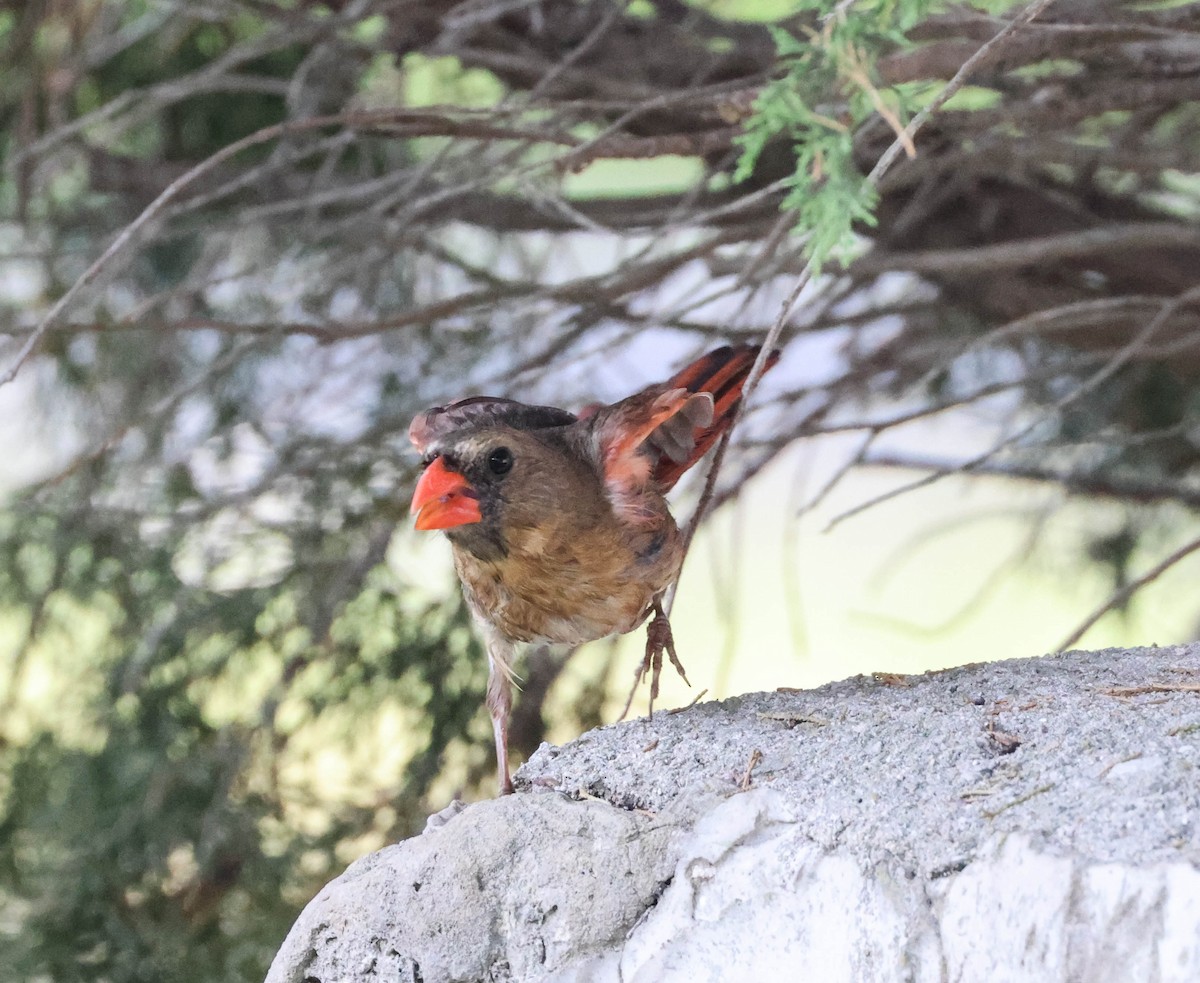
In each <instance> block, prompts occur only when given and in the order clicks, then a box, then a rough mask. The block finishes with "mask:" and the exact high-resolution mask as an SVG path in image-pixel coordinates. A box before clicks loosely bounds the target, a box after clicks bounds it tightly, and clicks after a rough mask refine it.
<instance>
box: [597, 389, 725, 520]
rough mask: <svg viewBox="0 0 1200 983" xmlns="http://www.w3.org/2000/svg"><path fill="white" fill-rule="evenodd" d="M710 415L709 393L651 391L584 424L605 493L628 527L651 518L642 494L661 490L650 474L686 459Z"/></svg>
mask: <svg viewBox="0 0 1200 983" xmlns="http://www.w3.org/2000/svg"><path fill="white" fill-rule="evenodd" d="M712 413H713V398H712V395H711V394H710V393H690V392H688V391H687V390H686V389H680V388H672V387H667V386H651V387H650V388H649V389H643V390H642V391H641V392H640V393H636V394H635V395H633V396H630V397H628V398H627V399H623V400H621V401H620V402H619V403H614V404H613V405H612V406H605V407H603V408H602V409H600V410H597V411H596V412H595V414H593V415H592V416H590V417H588V418H587V424H588V426H589V428H590V430H591V433H592V435H593V440H594V445H595V447H596V450H597V452H598V454H597V456H598V458H599V460H598V464H599V466H600V474H601V477H602V479H603V481H604V486H605V489H606V490H607V492H608V496H609V499H610V500H611V501H612V503H613V507H614V508H616V510H617V511H618V512H619V513H621V514H622V515H623V516H624V517H625V518H627V519H629V520H630V521H632V522H637V521H639V519H642V518H646V519H649V518H651V516H650V515H649V514H647V513H645V512H644V509H643V502H644V498H645V492H647V491H648V490H653V491H656V492H657V491H662V490H663V489H661V488H659V487H658V483H657V482H656V480H655V471H656V470H657V468H658V467H659V465H660V463H661V462H663V461H672V460H674V459H675V458H678V459H679V460H681V461H683V460H687V459H688V458H689V457H691V456H692V453H693V451H694V450H695V441H694V435H695V434H696V433H697V432H698V431H703V430H704V429H705V428H706V427H708V426H709V424H711V423H712V418H713V417H712ZM660 501H661V500H660Z"/></svg>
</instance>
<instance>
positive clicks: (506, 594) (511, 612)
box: [408, 344, 779, 795]
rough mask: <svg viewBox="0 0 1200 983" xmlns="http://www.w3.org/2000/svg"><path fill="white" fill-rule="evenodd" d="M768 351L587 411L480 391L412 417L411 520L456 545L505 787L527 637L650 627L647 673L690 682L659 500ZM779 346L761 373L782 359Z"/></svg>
mask: <svg viewBox="0 0 1200 983" xmlns="http://www.w3.org/2000/svg"><path fill="white" fill-rule="evenodd" d="M759 351H760V348H759V346H756V345H751V344H743V345H738V346H728V345H727V346H723V347H720V348H717V349H714V350H713V351H710V352H708V353H707V354H705V355H703V356H701V357H700V358H698V359H697V360H695V361H693V362H691V363H690V364H688V365H687V366H685V367H684V368H683V369H681V370H680V371H678V372H677V373H676V374H675V375H673V376H672V377H671V378H669V379H668V380H666V381H665V382H661V383H657V384H654V385H650V386H647V387H646V388H644V389H642V390H641V391H639V392H636V393H634V394H633V395H631V396H628V397H626V398H625V399H622V400H620V401H618V402H616V403H613V404H611V405H600V404H591V405H589V406H587V407H585V408H584V409H583V410H581V411H580V412H578V413H572V412H570V411H569V410H564V409H559V408H557V407H553V406H533V405H528V404H525V403H521V402H518V401H516V400H513V399H507V398H503V397H493V396H471V397H468V398H466V399H460V400H458V401H457V402H453V403H449V404H447V405H445V406H434V407H431V408H430V409H427V410H424V411H423V412H421V413H419V414H417V416H416V417H415V418H414V419H413V421H412V424H411V425H410V426H409V431H408V436H409V439H410V441H411V442H412V444H413V446H414V447H415V448H416V450H417V452H418V453H419V454H420V455H421V460H422V466H423V470H422V472H421V474H420V477H419V478H418V480H417V483H416V487H415V489H414V491H413V497H412V504H411V513H412V514H413V515H415V516H416V519H415V523H414V525H415V527H416V528H417V529H418V530H442V531H443V532H444V533H445V535H446V537H447V538H448V539H449V540H450V544H451V548H452V549H451V552H452V554H453V558H454V567H455V570H456V572H457V574H458V577H459V580H460V581H461V582H462V589H463V595H464V597H465V599H466V603H467V607H468V609H469V610H470V613H471V616H472V619H473V620H474V622H475V624H476V626H477V628H478V630H479V632H480V634H481V636H482V639H483V643H484V647H485V649H486V651H487V656H488V685H487V699H486V702H487V707H488V711H489V713H490V716H491V720H492V732H493V737H494V739H495V745H496V769H497V775H498V779H499V788H500V794H501V795H504V794H507V793H510V792H512V791H513V784H512V776H511V772H510V770H509V760H508V719H509V715H510V712H511V709H512V701H513V686H514V685H515V684H516V682H517V677H516V674H515V672H514V668H513V665H514V660H515V657H516V654H517V649H518V646H519V644H520V643H565V644H568V645H579V644H582V643H584V642H590V641H593V640H595V639H598V638H604V637H606V636H609V635H614V634H623V633H626V632H630V631H632V630H634V629H635V628H637V627H638V626H639V625H641V624H643V623H646V622H647V621H648V625H647V644H646V654H645V658H644V659H643V662H642V665H641V666H640V667H639V670H638V672H639V675H638V679H639V680H640V679H642V678H644V677H645V675H646V673H647V672H652V682H651V706H653V698H654V696H655V695H656V694H657V689H658V675H659V672H660V670H661V668H662V657H663V653H664V652H665V653H666V654H667V656H668V657H669V659H670V660H671V663H672V664H673V665H674V666H675V668H676V669H677V670H678V671H679V673H680V675H681V676H683V678H684V680H685V681H686V679H687V677H686V674H685V673H684V670H683V666H682V664H681V663H680V661H679V659H678V657H677V655H676V652H675V644H674V638H673V636H672V633H671V626H670V622H669V620H668V618H667V615H666V613H665V612H664V610H663V604H662V601H663V595H664V593H665V591H666V590H667V588H668V587H669V586H670V585H671V584H672V583H673V582H674V581H675V580H676V578H677V577H678V575H679V571H680V567H681V565H682V563H683V556H684V551H685V544H684V537H683V534H682V533H681V532H680V530H679V528H678V526H677V525H676V523H675V519H674V518H673V517H672V515H671V511H670V509H669V507H668V504H667V500H666V498H665V497H664V496H665V495H666V493H667V492H668V491H670V490H671V488H672V487H673V486H674V485H675V483H676V482H677V481H678V480H679V479H680V477H682V475H683V474H684V472H686V471H687V470H688V469H689V468H691V467H692V466H693V465H694V464H696V463H697V462H698V461H699V460H700V459H701V458H702V457H703V456H704V455H705V454H706V453H707V452H708V451H709V449H710V448H711V447H712V446H713V444H715V443H716V441H717V440H718V439H719V438H720V436H721V435H722V434H723V433H724V432H725V431H726V430H727V429H728V428H729V426H730V425H731V424H732V422H733V419H734V416H735V414H736V412H737V407H738V405H739V403H740V401H741V396H742V388H743V386H744V385H745V383H746V379H747V378H748V377H749V375H750V372H751V369H752V367H753V365H754V363H755V360H756V359H757V358H758V354H759ZM778 357H779V353H778V352H776V351H772V352H770V353H769V355H768V357H767V359H766V361H765V367H766V368H770V367H771V366H772V365H774V364H775V362H776V361H777V360H778Z"/></svg>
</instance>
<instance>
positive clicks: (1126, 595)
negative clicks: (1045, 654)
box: [1051, 536, 1200, 652]
mask: <svg viewBox="0 0 1200 983" xmlns="http://www.w3.org/2000/svg"><path fill="white" fill-rule="evenodd" d="M1197 550H1200V536H1198V537H1197V538H1195V539H1193V540H1192V541H1191V542H1188V543H1185V544H1184V545H1183V546H1181V547H1179V549H1177V550H1176V551H1175V552H1174V553H1172V554H1171V555H1170V556H1168V557H1167V558H1166V559H1164V560H1163V561H1161V562H1160V563H1158V564H1157V565H1155V566H1154V567H1152V568H1151V569H1150V570H1147V571H1146V572H1145V573H1144V574H1142V575H1141V576H1140V577H1138V578H1137V579H1136V580H1131V581H1130V582H1129V583H1128V584H1126V585H1125V586H1124V587H1121V588H1120V589H1119V590H1115V591H1113V592H1112V594H1110V595H1109V597H1108V599H1107V600H1106V601H1105V602H1104V603H1103V604H1101V605H1100V606H1099V607H1098V608H1096V610H1095V611H1093V612H1092V613H1091V614H1090V615H1088V616H1087V617H1086V618H1085V619H1084V620H1083V621H1082V622H1080V624H1079V626H1078V627H1077V628H1076V629H1075V630H1074V631H1073V632H1071V634H1069V635H1068V636H1067V637H1066V638H1064V639H1063V640H1062V641H1061V642H1059V643H1058V645H1057V646H1055V648H1054V649H1052V650H1051V651H1054V652H1063V651H1065V650H1067V649H1069V648H1070V647H1071V646H1072V645H1074V644H1075V643H1076V642H1078V641H1079V640H1080V639H1081V638H1082V637H1083V636H1084V634H1085V633H1086V632H1087V630H1088V629H1089V628H1091V627H1092V625H1094V624H1095V623H1096V622H1097V621H1099V620H1100V619H1101V618H1103V617H1104V616H1105V615H1106V614H1108V612H1109V611H1111V610H1112V609H1113V608H1116V607H1119V606H1120V605H1122V604H1124V603H1125V602H1126V601H1128V600H1129V599H1130V598H1131V597H1133V595H1134V594H1136V593H1137V592H1138V591H1139V590H1141V589H1142V588H1143V587H1145V586H1146V585H1147V584H1150V583H1153V582H1154V581H1155V580H1157V579H1158V578H1159V577H1161V576H1162V575H1163V574H1164V573H1166V572H1167V571H1168V570H1170V569H1171V567H1173V566H1175V564H1177V563H1178V562H1179V561H1180V560H1183V559H1184V558H1186V557H1188V556H1190V555H1191V554H1192V553H1195V552H1196V551H1197Z"/></svg>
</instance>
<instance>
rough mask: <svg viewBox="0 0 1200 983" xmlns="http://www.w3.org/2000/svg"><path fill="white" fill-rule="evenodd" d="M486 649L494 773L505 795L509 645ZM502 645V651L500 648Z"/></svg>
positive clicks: (508, 783) (507, 780) (508, 786)
mask: <svg viewBox="0 0 1200 983" xmlns="http://www.w3.org/2000/svg"><path fill="white" fill-rule="evenodd" d="M489 642H490V643H491V642H492V640H490V639H489ZM487 648H488V688H487V708H488V713H490V714H491V715H492V735H493V736H494V737H495V739H496V773H497V775H498V777H499V779H500V794H501V795H508V794H509V793H511V792H512V790H513V783H512V776H511V775H510V774H509V770H508V715H509V712H510V711H511V710H512V702H513V699H512V647H511V646H502V645H498V644H494V643H492V644H489V645H488V647H487ZM501 648H503V649H505V651H499V650H500V649H501Z"/></svg>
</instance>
